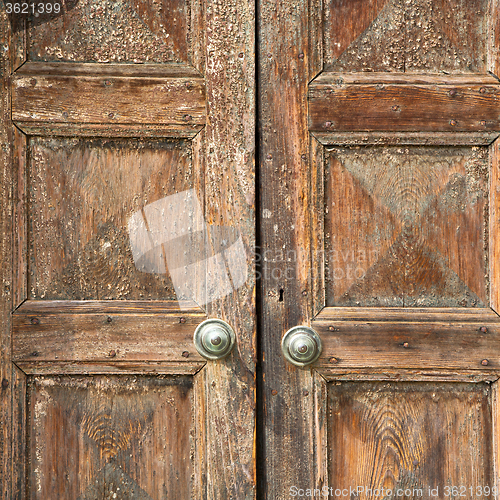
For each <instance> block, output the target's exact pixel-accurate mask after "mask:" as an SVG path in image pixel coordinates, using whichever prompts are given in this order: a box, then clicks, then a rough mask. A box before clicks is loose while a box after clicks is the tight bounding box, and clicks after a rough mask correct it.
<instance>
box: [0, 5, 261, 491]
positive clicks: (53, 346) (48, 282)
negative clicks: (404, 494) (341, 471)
mask: <svg viewBox="0 0 500 500" xmlns="http://www.w3.org/2000/svg"><path fill="white" fill-rule="evenodd" d="M22 10H27V11H28V13H27V14H23V13H22ZM50 11H51V12H50ZM9 12H10V13H9ZM49 12H50V13H49ZM0 19H1V28H2V29H1V37H2V41H1V61H2V70H1V77H2V79H3V92H2V101H1V110H2V111H1V113H2V129H1V137H2V138H1V141H2V150H1V155H2V167H1V168H2V170H1V172H2V174H1V176H2V198H1V205H0V206H1V212H2V218H1V221H2V227H1V234H2V239H1V247H0V256H1V257H0V261H1V266H0V273H1V276H2V278H1V291H0V295H1V299H2V302H1V303H2V309H1V313H0V315H1V320H2V372H1V381H2V382H1V398H2V413H1V421H2V427H1V433H2V438H1V457H2V459H1V473H0V477H1V484H2V486H1V492H2V493H1V497H2V498H3V499H13V498H16V499H17V498H19V499H21V498H29V499H35V498H36V499H43V500H56V499H60V500H63V499H67V500H70V499H81V500H84V499H87V500H95V499H105V498H106V499H107V498H110V499H111V498H119V499H132V498H134V499H155V500H160V499H167V498H168V499H190V498H221V499H222V498H253V495H254V490H255V478H254V434H255V418H254V414H255V403H254V401H255V381H254V378H255V313H254V302H255V299H254V297H255V293H254V288H255V285H254V273H253V269H252V259H251V258H247V256H252V255H253V248H254V224H255V222H254V221H255V217H254V197H255V195H254V181H253V179H254V167H253V164H254V147H255V146H254V140H255V105H254V101H255V99H254V96H255V90H254V69H253V68H254V20H255V16H254V8H253V5H252V4H248V5H245V2H241V1H238V2H231V1H225V2H223V3H217V2H216V3H211V2H208V3H206V2H202V1H197V0H194V1H191V0H190V1H187V0H163V1H159V2H151V1H149V0H146V1H144V0H118V1H108V0H103V1H94V0H74V1H73V0H61V1H57V0H54V1H52V0H50V1H46V2H45V1H43V2H36V3H33V2H29V3H28V5H27V9H26V8H25V7H24V6H23V5H21V4H15V3H13V4H9V3H5V4H4V5H2V8H1V13H0ZM207 317H210V318H219V319H222V320H225V321H226V322H227V323H228V324H229V325H230V326H231V327H232V328H233V329H234V331H235V332H236V337H237V338H236V347H235V348H234V349H233V351H232V352H231V353H230V354H229V356H228V357H227V358H225V359H223V360H215V361H207V360H206V359H204V358H203V357H201V356H200V355H199V354H198V352H197V350H196V349H195V345H194V343H193V333H194V331H195V328H196V326H197V325H198V324H200V323H201V322H202V321H203V320H204V319H206V318H207ZM209 340H210V342H212V337H211V338H210V339H209ZM217 345H221V338H220V337H217V336H215V337H214V338H213V346H215V347H214V349H216V348H217Z"/></svg>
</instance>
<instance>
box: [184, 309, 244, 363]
mask: <svg viewBox="0 0 500 500" xmlns="http://www.w3.org/2000/svg"><path fill="white" fill-rule="evenodd" d="M193 340H194V345H195V347H196V350H197V351H198V352H199V353H200V354H201V355H202V356H203V357H204V358H206V359H211V360H213V359H223V358H225V357H226V356H227V355H228V354H229V353H230V352H231V351H232V349H233V347H234V344H235V342H236V335H235V334H234V331H233V329H232V328H231V327H230V326H229V325H228V324H227V323H226V322H225V321H222V320H221V319H207V320H206V321H203V323H200V324H199V325H198V326H197V328H196V330H195V332H194V338H193Z"/></svg>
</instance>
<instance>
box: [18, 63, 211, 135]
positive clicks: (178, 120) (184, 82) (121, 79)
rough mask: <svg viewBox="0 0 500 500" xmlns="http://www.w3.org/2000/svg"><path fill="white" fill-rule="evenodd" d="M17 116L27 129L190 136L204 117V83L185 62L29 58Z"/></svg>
mask: <svg viewBox="0 0 500 500" xmlns="http://www.w3.org/2000/svg"><path fill="white" fill-rule="evenodd" d="M12 120H13V121H14V122H15V123H16V125H17V126H18V127H20V128H21V130H23V131H24V132H26V133H28V134H38V135H40V134H41V135H46V134H59V135H84V136H92V135H96V136H103V135H104V136H126V135H129V136H130V135H132V136H135V135H139V136H144V135H146V136H170V135H172V136H175V137H179V136H186V137H191V136H193V135H194V134H196V133H197V132H198V131H199V130H201V128H202V127H203V125H204V123H205V84H204V80H203V78H202V77H201V76H200V75H198V74H197V73H196V72H194V71H193V70H192V69H191V68H189V67H187V66H181V65H130V64H127V65H121V64H110V65H95V64H69V63H61V64H46V63H27V64H25V65H24V66H22V67H21V68H20V69H19V70H18V71H17V72H16V73H15V74H14V75H13V79H12Z"/></svg>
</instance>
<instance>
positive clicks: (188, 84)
mask: <svg viewBox="0 0 500 500" xmlns="http://www.w3.org/2000/svg"><path fill="white" fill-rule="evenodd" d="M191 87H192V85H191V82H186V88H187V89H188V90H189V89H190V88H191Z"/></svg>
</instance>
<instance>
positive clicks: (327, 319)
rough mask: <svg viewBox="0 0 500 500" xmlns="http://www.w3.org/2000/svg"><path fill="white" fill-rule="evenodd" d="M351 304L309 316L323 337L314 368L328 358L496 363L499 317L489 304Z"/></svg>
mask: <svg viewBox="0 0 500 500" xmlns="http://www.w3.org/2000/svg"><path fill="white" fill-rule="evenodd" d="M355 309H356V308H342V307H335V308H325V309H324V310H323V311H322V312H321V313H320V314H319V315H318V316H317V318H316V319H315V320H314V321H313V323H312V325H313V328H315V329H316V330H317V331H318V333H319V334H320V335H321V337H322V341H323V352H322V354H321V358H320V360H319V361H318V362H317V364H318V366H319V367H320V368H319V369H320V370H321V367H322V366H325V367H330V366H331V365H332V364H334V365H335V368H337V367H338V368H342V369H345V368H347V367H349V368H368V367H370V368H374V369H376V370H380V369H391V368H394V369H417V368H418V369H427V370H434V371H436V372H439V371H446V370H451V371H458V370H482V371H494V372H495V373H497V372H498V370H499V369H500V358H499V357H498V349H499V342H500V319H499V318H498V316H497V315H496V314H495V313H494V312H492V311H491V310H489V309H484V310H483V311H481V312H476V311H475V310H474V309H472V310H471V309H464V310H463V311H460V310H457V312H455V310H453V309H442V310H440V309H438V308H429V310H427V309H417V310H416V311H415V312H412V311H413V310H408V309H403V308H401V309H400V310H397V309H398V308H378V310H376V311H374V314H373V315H372V314H370V312H369V310H368V311H367V310H366V309H365V310H364V311H356V310H355ZM478 311H479V310H478Z"/></svg>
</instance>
